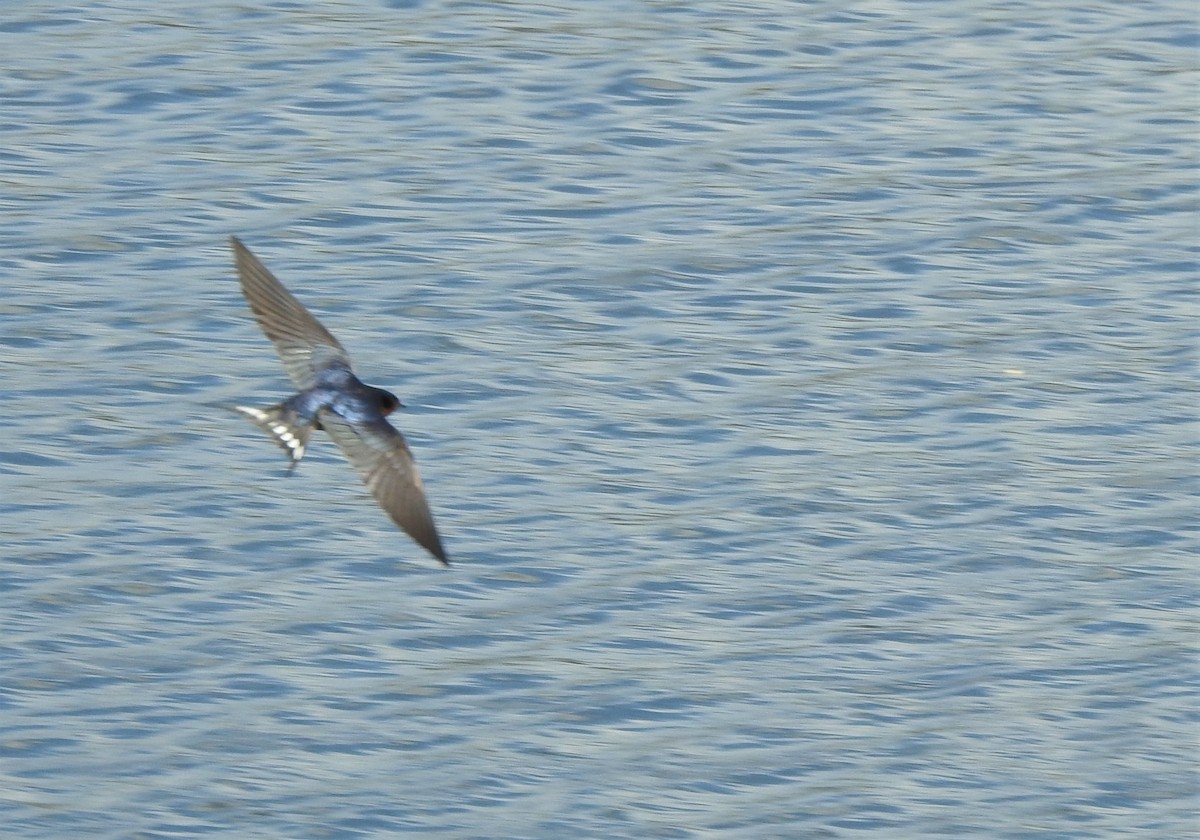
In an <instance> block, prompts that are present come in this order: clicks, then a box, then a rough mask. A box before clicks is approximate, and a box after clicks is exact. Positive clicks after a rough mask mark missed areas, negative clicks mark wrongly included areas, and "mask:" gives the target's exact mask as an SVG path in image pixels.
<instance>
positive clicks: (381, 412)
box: [230, 236, 450, 566]
mask: <svg viewBox="0 0 1200 840" xmlns="http://www.w3.org/2000/svg"><path fill="white" fill-rule="evenodd" d="M230 241H231V243H232V245H233V256H234V262H235V263H236V264H237V272H238V277H239V279H240V280H241V285H242V294H243V295H245V297H246V302H247V303H249V304H250V311H252V312H253V313H254V317H255V319H256V320H257V321H258V325H259V326H260V327H262V331H263V332H264V333H265V334H266V336H267V338H269V339H270V340H271V343H272V344H274V345H275V351H276V352H277V353H278V354H279V358H280V360H281V361H282V362H283V367H284V369H285V370H286V371H287V374H288V376H289V377H291V380H292V382H293V383H295V385H296V387H297V388H298V389H299V392H298V393H296V394H294V395H292V396H290V397H288V398H287V399H286V400H284V401H283V402H281V403H279V404H277V405H273V406H270V407H269V408H249V407H246V406H241V405H239V406H235V407H234V410H235V411H237V412H238V413H239V414H241V415H242V416H244V417H246V418H247V419H248V420H250V422H252V423H254V425H256V426H258V427H259V428H260V429H262V430H263V431H265V432H266V433H267V434H269V435H270V436H271V437H272V439H274V440H275V442H276V443H278V444H279V445H280V446H281V447H283V450H284V451H285V452H286V453H287V455H288V458H289V459H290V460H291V465H290V466H289V468H288V472H289V473H290V472H291V471H292V470H294V469H295V468H296V465H297V464H298V463H300V459H301V458H303V457H304V452H305V450H306V449H307V448H308V441H309V438H310V436H311V435H312V432H313V430H314V429H321V430H323V431H324V432H325V433H326V434H328V435H329V436H330V437H331V438H333V442H334V443H336V444H337V445H338V448H339V449H341V450H342V452H343V453H344V454H345V456H346V457H347V458H348V459H349V460H350V463H351V464H353V465H354V468H355V469H357V470H358V473H359V475H360V476H361V477H362V480H363V482H364V483H365V484H366V485H367V489H368V490H370V491H371V495H373V496H374V497H375V501H377V502H378V503H379V506H380V507H382V508H383V510H384V511H385V512H386V513H387V515H388V516H390V517H391V518H392V521H393V522H395V523H396V524H397V525H399V526H400V527H401V528H402V529H403V530H404V532H405V533H407V534H408V535H409V536H410V537H412V538H413V539H414V540H415V541H416V542H417V544H418V545H420V546H421V547H423V548H424V549H425V550H426V551H428V552H429V553H430V554H432V555H433V556H434V557H436V558H437V559H438V560H440V561H441V562H442V564H443V565H446V566H448V565H450V558H449V557H448V556H447V555H446V551H445V549H444V548H442V540H441V537H439V536H438V532H437V528H436V527H435V526H434V524H433V514H432V513H431V512H430V510H429V503H428V501H426V499H425V488H424V485H423V484H422V483H421V476H420V474H418V472H417V465H416V462H415V461H414V460H413V456H412V453H411V452H409V450H408V444H406V443H405V442H404V438H403V436H401V434H400V432H398V431H396V429H395V428H394V427H393V426H392V424H391V423H389V422H388V421H387V416H388V415H389V414H391V413H392V412H393V411H395V410H396V409H397V408H402V407H403V405H402V403H401V402H400V400H398V399H397V398H396V396H395V394H392V393H390V392H388V391H385V390H383V389H382V388H375V387H373V386H371V385H367V384H365V383H363V382H362V381H361V380H360V379H359V378H358V377H357V376H355V375H354V369H353V367H352V366H351V364H350V356H349V354H348V353H347V352H346V349H345V348H344V347H342V345H341V342H339V341H338V340H337V339H336V338H334V337H333V335H332V334H331V333H330V332H329V330H327V329H325V327H324V326H322V324H321V322H320V321H318V320H317V319H316V318H314V317H313V316H312V314H311V313H310V312H309V311H308V310H307V309H305V308H304V306H303V305H302V304H301V303H300V301H298V300H296V298H295V297H293V296H292V293H291V292H289V291H288V290H287V289H286V288H284V286H283V284H282V283H280V282H279V281H278V280H277V279H275V275H273V274H271V272H270V271H268V270H267V267H266V266H264V265H263V264H262V263H261V262H259V260H258V258H257V257H255V256H254V254H252V253H250V249H249V248H247V247H246V246H245V245H243V244H242V242H241V240H239V239H238V238H237V237H236V236H234V237H230Z"/></svg>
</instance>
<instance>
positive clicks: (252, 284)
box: [230, 236, 350, 390]
mask: <svg viewBox="0 0 1200 840" xmlns="http://www.w3.org/2000/svg"><path fill="white" fill-rule="evenodd" d="M230 241H231V242H232V244H233V256H234V260H235V261H236V262H237V271H238V277H239V278H241V281H242V294H244V295H245V296H246V302H247V303H249V304H250V309H251V311H253V312H254V317H255V319H257V321H258V325H259V326H260V327H262V331H263V332H264V333H266V336H267V338H269V339H271V343H273V344H274V345H275V351H276V352H277V353H278V354H279V358H280V359H281V360H282V361H283V367H284V369H285V370H287V373H288V376H290V377H291V378H292V381H293V382H295V383H296V387H297V388H299V389H300V390H304V389H306V388H311V387H312V386H313V384H314V383H315V381H316V374H317V372H318V371H320V370H322V369H324V368H326V367H328V366H329V365H330V364H331V363H335V362H342V363H344V364H346V365H347V366H349V365H350V357H349V355H348V354H347V353H346V349H345V348H344V347H342V345H341V343H340V342H339V341H338V340H337V339H336V338H334V337H333V336H332V335H331V334H330V332H329V330H327V329H325V327H323V326H321V322H320V321H318V320H317V319H316V318H314V317H313V316H312V314H311V313H310V312H309V311H308V310H307V309H305V308H304V306H303V305H302V304H301V303H300V301H298V300H296V298H294V297H292V293H291V292H289V291H288V290H287V289H285V288H284V287H283V284H282V283H280V282H279V281H278V280H276V279H275V275H273V274H272V273H271V272H270V271H268V270H267V267H266V266H265V265H263V264H262V263H261V262H259V261H258V257H256V256H254V254H252V253H250V249H249V248H247V247H246V246H245V245H243V244H242V242H241V240H240V239H238V238H237V237H236V236H233V237H230Z"/></svg>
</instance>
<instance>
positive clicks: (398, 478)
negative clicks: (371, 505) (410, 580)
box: [318, 409, 450, 566]
mask: <svg viewBox="0 0 1200 840" xmlns="http://www.w3.org/2000/svg"><path fill="white" fill-rule="evenodd" d="M318 417H319V419H320V421H321V426H322V428H324V429H325V431H326V432H328V434H329V436H330V437H331V438H333V442H334V443H336V444H337V445H338V447H339V448H340V449H341V450H342V452H344V453H345V454H346V457H347V458H349V459H350V463H351V464H353V465H354V467H355V469H357V470H358V473H359V475H360V476H362V480H363V482H365V483H366V485H367V489H368V490H370V491H371V495H372V496H374V497H375V501H377V502H378V503H379V506H380V507H381V508H383V509H384V510H385V511H386V512H387V514H388V516H390V517H392V521H394V522H395V523H396V524H397V525H399V526H400V527H401V528H403V529H404V531H405V533H407V534H408V535H409V536H410V537H412V538H413V539H414V540H416V541H417V543H419V544H420V545H421V546H422V547H424V548H425V550H426V551H428V552H429V553H430V554H432V555H433V556H434V557H436V558H437V559H438V560H441V561H442V563H444V564H446V565H447V566H448V565H450V558H448V557H447V556H446V551H445V549H443V548H442V540H441V538H440V537H439V536H438V532H437V528H436V527H434V524H433V514H432V513H431V512H430V510H429V502H428V501H426V499H425V488H424V486H423V485H422V484H421V476H420V475H419V474H418V473H417V465H416V462H414V461H413V457H412V453H410V452H409V451H408V445H407V444H405V442H404V438H403V437H401V435H400V433H399V432H398V431H396V430H395V429H394V428H393V427H392V425H391V424H390V423H388V422H387V421H386V420H383V419H380V420H378V421H376V422H373V423H354V424H351V423H347V422H346V421H345V420H343V419H342V418H341V417H339V416H338V415H337V414H334V413H333V412H332V411H330V410H329V409H322V410H321V411H320V412H318Z"/></svg>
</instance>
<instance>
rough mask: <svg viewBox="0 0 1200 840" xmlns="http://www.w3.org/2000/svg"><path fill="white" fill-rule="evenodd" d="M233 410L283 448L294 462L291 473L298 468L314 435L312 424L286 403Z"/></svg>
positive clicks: (236, 407)
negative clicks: (309, 440)
mask: <svg viewBox="0 0 1200 840" xmlns="http://www.w3.org/2000/svg"><path fill="white" fill-rule="evenodd" d="M233 410H234V411H236V412H237V413H238V414H240V415H242V416H243V417H245V418H246V419H247V420H249V421H250V422H251V423H253V424H254V425H255V426H258V427H259V428H260V429H262V430H263V431H264V432H266V433H267V434H269V435H270V436H271V438H272V439H273V440H274V441H275V442H276V443H278V444H279V445H280V446H281V447H283V451H284V452H286V453H287V454H288V457H289V458H290V459H291V461H292V463H291V466H290V467H288V471H289V472H291V471H292V470H294V469H295V468H296V464H298V463H300V459H301V458H303V457H304V449H305V447H307V446H308V439H309V437H310V436H311V435H312V430H313V427H312V424H310V423H305V422H304V421H303V420H302V419H301V418H300V417H299V416H298V415H297V414H296V412H294V411H292V410H291V409H289V408H288V407H287V406H286V404H284V403H281V404H279V405H273V406H271V407H270V408H248V407H247V406H244V405H235V406H234V407H233Z"/></svg>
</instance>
